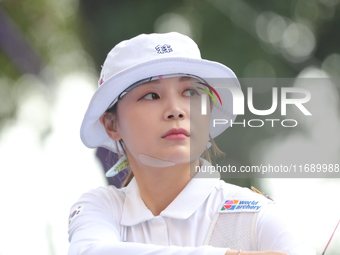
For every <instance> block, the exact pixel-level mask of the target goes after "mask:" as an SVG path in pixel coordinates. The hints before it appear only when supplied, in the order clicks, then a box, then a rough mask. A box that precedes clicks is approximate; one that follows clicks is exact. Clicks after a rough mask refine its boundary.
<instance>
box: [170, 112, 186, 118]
mask: <svg viewBox="0 0 340 255" xmlns="http://www.w3.org/2000/svg"><path fill="white" fill-rule="evenodd" d="M182 118H184V114H183V113H174V114H170V115H168V116H167V119H182Z"/></svg>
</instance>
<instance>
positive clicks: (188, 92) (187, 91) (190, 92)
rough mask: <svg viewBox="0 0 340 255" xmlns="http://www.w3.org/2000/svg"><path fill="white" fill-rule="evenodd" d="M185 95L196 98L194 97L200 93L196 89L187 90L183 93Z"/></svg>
mask: <svg viewBox="0 0 340 255" xmlns="http://www.w3.org/2000/svg"><path fill="white" fill-rule="evenodd" d="M183 94H184V95H185V96H187V97H192V96H194V95H199V93H198V92H197V90H196V89H192V88H191V89H186V90H184V92H183Z"/></svg>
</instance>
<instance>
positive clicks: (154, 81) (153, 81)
mask: <svg viewBox="0 0 340 255" xmlns="http://www.w3.org/2000/svg"><path fill="white" fill-rule="evenodd" d="M191 78H192V77H189V76H181V77H179V78H178V81H179V82H185V81H188V80H190V79H191ZM161 79H162V78H160V79H157V80H152V81H149V82H145V83H156V84H158V83H160V80H161ZM165 79H166V78H165ZM145 83H142V84H140V85H144V84H145Z"/></svg>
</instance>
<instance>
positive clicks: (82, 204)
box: [69, 178, 315, 255]
mask: <svg viewBox="0 0 340 255" xmlns="http://www.w3.org/2000/svg"><path fill="white" fill-rule="evenodd" d="M230 187H231V185H230V184H227V183H225V182H224V181H222V180H219V178H193V179H192V180H191V181H190V182H189V183H188V184H187V186H186V187H185V188H184V189H183V191H182V192H181V193H180V194H179V195H178V196H177V197H176V198H175V200H174V201H173V202H172V203H171V204H170V205H169V206H168V207H167V208H166V209H165V210H164V211H162V212H161V213H160V215H159V216H154V215H153V214H152V213H151V211H150V210H149V209H148V208H147V207H146V205H145V204H144V202H143V200H142V199H141V197H140V194H139V189H138V185H137V182H136V180H135V179H132V181H131V182H130V184H129V185H128V186H127V187H126V188H122V189H117V188H115V187H114V186H109V187H107V188H98V189H95V190H91V191H90V192H88V193H86V194H84V195H83V196H82V197H81V198H80V199H79V200H78V202H77V203H76V204H75V205H74V206H73V207H72V209H71V215H72V216H70V224H69V241H70V243H71V244H70V248H69V255H76V254H77V255H80V254H82V255H90V254H95V255H113V254H119V255H124V254H126V255H132V254H143V255H149V254H150V255H151V254H162V255H163V254H174V255H175V254H176V255H182V254H183V255H184V254H185V255H201V254H206V255H224V254H225V253H226V251H227V250H228V248H227V247H226V248H216V247H212V246H207V245H203V243H204V240H205V237H206V235H207V232H208V229H209V226H210V224H211V221H212V219H213V217H214V215H215V213H216V212H217V211H218V210H219V209H220V208H221V203H223V201H224V199H225V197H226V196H227V195H228V192H229V191H230ZM288 223H289V222H286V221H284V220H283V217H282V215H281V213H280V212H279V210H277V206H276V205H275V204H268V205H266V206H265V207H263V208H262V210H261V211H260V212H259V217H258V220H257V226H256V230H257V237H258V242H257V243H258V250H277V251H282V252H286V253H288V254H290V255H315V251H314V250H313V249H312V248H311V247H310V246H309V245H308V244H307V243H306V242H305V241H304V240H303V239H302V238H301V237H300V236H297V235H296V233H295V232H293V231H292V229H291V228H290V227H289V224H288Z"/></svg>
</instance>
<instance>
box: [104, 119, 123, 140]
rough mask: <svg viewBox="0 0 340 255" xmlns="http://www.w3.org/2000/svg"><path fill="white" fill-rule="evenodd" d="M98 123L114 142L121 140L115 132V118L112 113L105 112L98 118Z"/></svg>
mask: <svg viewBox="0 0 340 255" xmlns="http://www.w3.org/2000/svg"><path fill="white" fill-rule="evenodd" d="M99 121H100V123H102V124H103V126H104V128H105V130H106V133H107V135H108V136H109V137H111V139H112V140H114V141H119V140H120V139H122V137H121V136H120V134H119V132H118V131H117V120H116V116H115V115H114V114H113V113H112V112H105V113H104V114H103V115H102V116H101V117H100V118H99Z"/></svg>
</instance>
